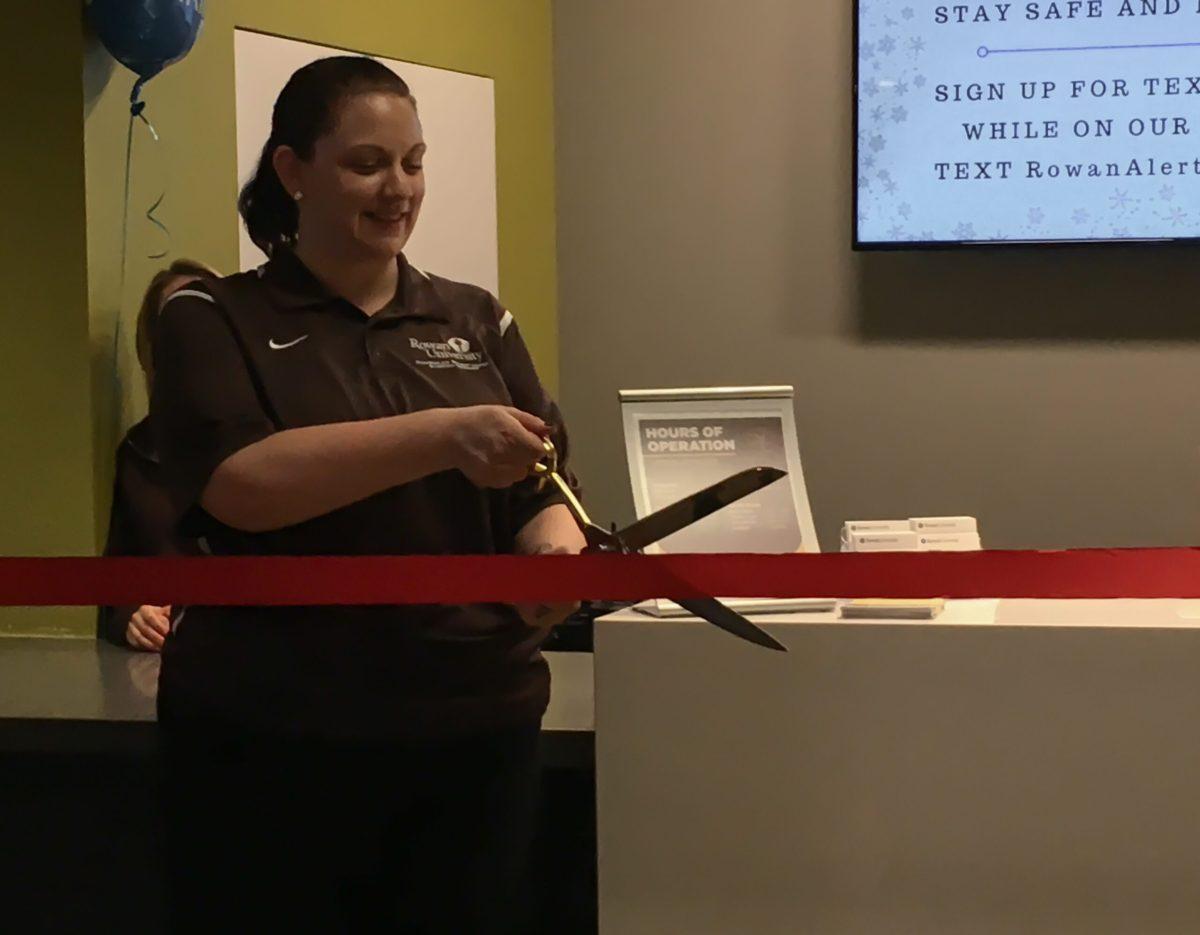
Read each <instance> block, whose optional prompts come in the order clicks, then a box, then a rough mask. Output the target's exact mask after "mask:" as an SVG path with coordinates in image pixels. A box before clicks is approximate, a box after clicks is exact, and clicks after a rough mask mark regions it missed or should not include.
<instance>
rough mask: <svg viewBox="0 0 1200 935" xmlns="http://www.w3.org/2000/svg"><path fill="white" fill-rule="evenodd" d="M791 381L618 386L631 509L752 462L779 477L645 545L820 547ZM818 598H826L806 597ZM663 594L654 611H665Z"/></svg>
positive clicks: (640, 509) (771, 549)
mask: <svg viewBox="0 0 1200 935" xmlns="http://www.w3.org/2000/svg"><path fill="white" fill-rule="evenodd" d="M792 398H793V391H792V387H790V386H757V387H708V388H695V389H657V390H622V391H621V392H620V399H621V418H622V423H623V426H624V432H625V455H626V459H627V461H628V465H629V477H630V483H631V485H632V489H633V502H634V507H635V509H636V511H637V515H638V518H639V519H640V518H641V517H644V516H646V515H647V514H649V513H652V512H654V511H655V510H658V509H661V508H662V507H664V506H667V505H668V504H670V503H673V502H674V501H676V500H678V499H680V498H681V497H685V496H687V495H688V494H692V493H695V492H696V491H698V490H702V489H703V488H705V487H708V486H709V485H711V484H714V483H716V482H717V481H720V480H722V479H724V478H726V477H729V476H730V475H731V474H736V473H737V472H738V471H742V470H745V469H746V468H752V467H759V466H762V467H773V468H779V469H780V470H784V471H787V477H786V478H784V479H782V480H779V481H776V482H775V483H774V484H770V485H768V486H767V487H764V488H763V489H762V490H759V491H757V492H756V493H753V494H751V495H750V496H748V497H744V498H743V499H741V500H739V501H737V502H736V503H733V504H731V505H729V506H727V507H725V508H724V509H722V510H718V511H717V512H716V513H713V514H712V515H710V516H707V517H705V518H704V519H702V520H700V521H699V522H697V523H693V524H692V525H691V526H688V527H687V528H685V529H682V530H680V531H679V532H677V533H675V534H674V535H672V536H668V537H667V538H666V539H664V540H662V541H661V542H658V543H655V544H653V545H651V546H648V547H647V548H646V552H647V553H648V554H660V555H661V554H671V553H686V552H698V553H713V552H761V553H774V554H778V553H786V552H819V551H820V546H819V545H818V543H817V535H816V530H815V528H814V527H813V519H812V510H811V508H810V506H809V502H808V489H807V487H806V486H805V483H804V469H803V466H802V465H801V462H800V446H799V442H798V439H797V437H796V420H795V414H794V412H793V409H792ZM728 603H729V604H730V606H733V607H735V608H737V609H739V610H754V609H759V610H784V609H794V608H796V607H799V606H803V607H809V606H810V605H813V604H814V602H797V601H738V600H732V601H729V602H728ZM815 603H817V604H819V605H820V606H821V607H824V606H825V605H826V604H828V603H829V602H827V601H820V602H815ZM671 607H673V605H670V604H669V603H668V602H658V604H657V605H656V610H658V611H659V612H670V611H669V608H671Z"/></svg>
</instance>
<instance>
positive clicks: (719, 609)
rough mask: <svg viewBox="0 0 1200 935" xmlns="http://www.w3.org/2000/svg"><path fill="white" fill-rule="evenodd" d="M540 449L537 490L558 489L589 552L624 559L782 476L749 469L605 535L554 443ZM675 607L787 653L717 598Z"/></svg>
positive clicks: (544, 443)
mask: <svg viewBox="0 0 1200 935" xmlns="http://www.w3.org/2000/svg"><path fill="white" fill-rule="evenodd" d="M542 446H543V447H544V448H545V450H546V453H545V455H544V456H543V457H542V459H541V460H540V461H538V462H537V464H535V465H534V467H533V474H534V475H535V476H536V477H537V478H538V487H539V489H543V488H544V487H545V485H546V484H547V483H551V484H554V486H555V487H556V488H558V491H559V493H561V494H562V495H563V499H564V500H565V501H566V504H567V509H568V510H570V511H571V515H572V516H573V517H575V522H576V523H578V524H579V528H580V529H581V530H583V536H584V539H585V540H586V541H587V545H588V547H587V551H588V552H620V553H625V554H631V553H637V552H640V551H641V550H642V549H643V548H645V547H646V546H647V545H650V544H651V543H652V542H657V541H658V540H659V539H663V538H665V537H666V536H669V535H671V534H672V533H675V532H678V531H679V530H680V529H682V528H683V527H685V526H688V525H690V524H691V523H694V522H696V521H697V520H699V519H703V518H704V517H705V516H708V515H709V514H710V513H715V512H716V511H717V510H719V509H721V507H723V506H728V505H729V504H730V503H733V502H734V501H735V500H740V499H741V498H742V497H745V496H747V495H748V494H751V493H754V492H755V491H756V490H761V489H762V488H763V487H765V486H767V485H768V484H772V483H774V482H775V481H777V480H779V479H780V478H781V477H784V476H785V475H786V472H785V471H780V470H778V469H776V468H768V467H756V468H749V469H748V470H745V471H741V472H739V473H737V474H734V475H733V476H732V477H727V478H725V480H723V481H718V482H717V483H715V484H713V485H712V486H710V487H705V488H704V489H703V490H699V491H697V492H696V493H693V494H691V495H689V496H687V497H684V498H683V499H682V500H677V501H676V502H675V503H672V504H670V505H669V506H665V507H663V508H662V509H661V510H656V511H655V512H653V513H651V514H650V515H649V516H644V517H642V519H640V520H638V521H637V522H636V523H634V524H633V525H631V526H627V527H625V528H624V529H622V530H620V531H617V529H616V528H615V527H614V528H613V529H612V530H608V529H604V528H603V527H601V526H597V525H596V524H595V523H593V522H592V520H591V517H589V516H588V514H587V510H585V509H584V508H583V504H582V503H580V502H579V498H578V497H576V496H575V492H574V491H573V490H571V487H570V485H569V484H568V483H567V482H566V481H565V480H563V477H562V475H561V474H559V473H558V449H556V448H555V447H554V442H552V441H551V440H550V439H548V438H547V439H544V440H543V441H542ZM631 603H637V602H636V601H634V602H631ZM676 603H677V604H679V606H680V607H683V608H684V609H685V610H687V611H688V612H689V613H691V614H694V615H695V616H697V617H700V618H702V619H704V620H707V621H708V622H709V623H711V624H713V625H714V626H717V627H720V628H721V629H722V630H725V631H726V632H727V633H732V634H733V635H734V636H738V637H741V638H742V639H744V640H748V641H750V642H751V643H755V644H757V645H759V646H766V647H768V648H769V649H777V650H783V651H784V652H786V649H785V648H784V646H783V644H782V643H780V642H779V641H778V640H776V639H775V638H774V637H773V636H771V635H770V634H769V633H767V632H766V631H765V630H762V629H760V628H759V627H756V626H755V625H754V624H753V623H751V622H750V621H749V620H747V619H746V618H745V617H743V616H742V615H741V614H739V613H738V612H737V611H735V610H731V609H730V608H729V607H726V606H725V605H724V604H722V603H721V602H720V601H718V600H717V599H716V598H713V597H703V598H688V599H677V600H676Z"/></svg>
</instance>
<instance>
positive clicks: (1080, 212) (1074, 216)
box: [1071, 208, 1091, 224]
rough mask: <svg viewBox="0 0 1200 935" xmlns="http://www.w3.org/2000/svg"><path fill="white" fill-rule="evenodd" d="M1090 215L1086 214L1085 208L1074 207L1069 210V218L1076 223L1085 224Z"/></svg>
mask: <svg viewBox="0 0 1200 935" xmlns="http://www.w3.org/2000/svg"><path fill="white" fill-rule="evenodd" d="M1090 217H1091V215H1090V214H1088V212H1087V208H1076V209H1075V210H1074V211H1072V212H1071V220H1072V221H1074V222H1075V223H1076V224H1086V223H1087V222H1088V218H1090Z"/></svg>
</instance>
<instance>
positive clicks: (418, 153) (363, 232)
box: [276, 92, 425, 258]
mask: <svg viewBox="0 0 1200 935" xmlns="http://www.w3.org/2000/svg"><path fill="white" fill-rule="evenodd" d="M285 150H286V152H285ZM424 156H425V140H424V137H423V136H422V134H421V123H420V121H419V120H418V119H417V112H416V110H415V108H414V107H413V105H412V103H411V102H410V101H409V100H408V99H407V98H404V97H400V96H399V95H397V94H388V93H383V92H379V93H371V94H357V95H354V96H353V97H350V98H347V99H346V100H345V101H344V102H343V103H342V105H341V107H340V108H339V112H338V121H337V125H336V126H335V128H334V129H333V132H331V133H328V134H326V135H325V136H323V137H321V138H320V139H318V140H317V142H316V145H315V146H314V147H313V155H312V159H311V160H308V161H304V160H301V159H299V158H297V157H296V155H295V153H294V152H292V151H291V150H290V149H287V148H286V147H280V150H278V151H277V153H276V169H277V170H279V171H280V179H281V180H283V182H284V184H285V185H289V178H288V176H289V175H291V176H292V179H291V180H290V181H292V182H293V183H294V186H295V187H291V186H290V185H289V191H292V192H295V191H297V190H298V191H301V192H303V198H302V200H301V201H300V205H299V206H300V236H301V238H302V239H316V240H318V241H320V242H321V244H322V245H323V246H325V247H326V248H329V249H333V250H334V251H336V252H337V253H339V254H342V255H352V256H363V255H364V254H365V255H371V256H378V257H380V258H382V257H394V256H396V255H397V254H398V253H400V251H401V250H403V249H404V245H405V244H406V243H407V242H408V238H409V237H410V236H411V235H412V232H413V227H414V226H415V225H416V223H417V215H418V214H419V213H420V210H421V202H422V201H423V200H424V198H425V175H424V170H423V169H422V166H421V163H422V160H423V159H424Z"/></svg>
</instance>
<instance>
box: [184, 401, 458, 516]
mask: <svg viewBox="0 0 1200 935" xmlns="http://www.w3.org/2000/svg"><path fill="white" fill-rule="evenodd" d="M444 413H445V411H444V410H438V409H431V410H426V411H424V412H416V413H411V414H407V415H400V416H390V417H388V418H383V419H371V420H366V421H362V422H340V423H334V424H331V425H314V426H310V427H307V428H298V429H288V430H286V431H282V432H278V433H276V434H275V435H271V436H270V437H268V438H265V439H263V440H262V441H259V442H255V443H254V444H252V445H249V446H247V447H246V448H243V449H242V450H241V451H238V452H235V453H234V454H232V455H230V456H229V457H228V458H226V459H225V460H224V461H223V462H221V464H220V465H219V466H218V467H217V469H216V470H215V471H214V472H213V474H212V477H211V478H210V479H209V482H208V484H207V486H206V487H205V488H204V492H203V494H202V495H201V498H200V505H201V506H202V507H204V509H205V510H206V511H207V512H208V513H210V514H211V515H212V516H214V517H215V518H216V519H218V520H220V521H221V522H222V523H225V524H226V525H228V526H232V527H234V528H235V529H241V530H245V531H246V532H264V531H267V530H271V529H279V528H282V527H284V526H290V525H293V524H295V523H300V522H303V521H304V520H308V519H312V518H313V517H316V516H321V515H323V514H325V513H329V512H331V511H332V510H336V509H339V508H341V507H344V506H348V505H349V504H351V503H355V502H357V501H359V500H362V499H365V498H366V497H369V496H372V495H373V494H376V493H379V492H380V491H382V490H387V489H388V488H390V487H395V486H397V485H399V484H404V483H408V482H409V481H414V480H417V479H419V478H421V477H425V476H427V475H429V474H435V473H437V472H439V471H444V470H449V469H450V468H451V467H453V466H454V464H453V457H452V455H451V453H450V450H449V445H448V444H447V441H446V437H447V436H446V431H445V417H444Z"/></svg>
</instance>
